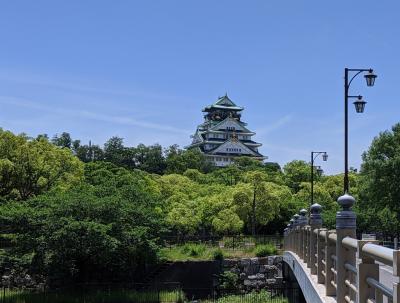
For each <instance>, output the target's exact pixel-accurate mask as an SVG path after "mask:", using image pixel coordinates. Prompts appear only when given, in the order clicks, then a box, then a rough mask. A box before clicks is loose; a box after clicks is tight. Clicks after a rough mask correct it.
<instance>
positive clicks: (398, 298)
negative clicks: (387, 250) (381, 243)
mask: <svg viewBox="0 0 400 303" xmlns="http://www.w3.org/2000/svg"><path fill="white" fill-rule="evenodd" d="M393 276H394V277H395V278H394V282H393V302H397V303H399V302H400V250H394V251H393Z"/></svg>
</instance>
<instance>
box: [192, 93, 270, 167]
mask: <svg viewBox="0 0 400 303" xmlns="http://www.w3.org/2000/svg"><path fill="white" fill-rule="evenodd" d="M242 110H243V107H239V106H237V105H236V104H235V103H234V102H233V101H232V100H231V99H229V97H228V96H227V95H225V96H223V97H220V98H219V99H218V100H217V101H216V102H215V103H214V104H212V105H209V106H207V107H205V108H204V109H203V112H204V113H205V114H204V123H202V124H200V125H199V126H198V127H197V130H196V132H195V134H194V135H192V136H191V137H192V138H193V141H192V143H191V144H190V145H189V146H187V147H186V148H188V149H189V148H197V149H199V150H200V151H201V152H202V153H204V154H205V155H206V156H207V157H208V158H209V159H210V161H212V162H213V163H214V164H215V165H216V166H227V165H229V164H232V163H233V161H234V158H235V157H240V156H248V157H254V158H255V159H258V160H260V161H261V160H263V159H265V157H264V156H263V155H261V154H260V153H259V152H258V147H260V146H261V145H262V144H261V143H257V142H255V141H253V140H252V136H254V135H255V133H254V132H252V131H250V130H249V129H247V128H246V126H247V124H246V123H244V122H242V121H241V120H240V118H241V112H242Z"/></svg>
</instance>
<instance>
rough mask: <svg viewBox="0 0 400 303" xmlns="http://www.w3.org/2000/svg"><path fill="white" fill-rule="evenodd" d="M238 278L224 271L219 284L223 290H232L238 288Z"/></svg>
mask: <svg viewBox="0 0 400 303" xmlns="http://www.w3.org/2000/svg"><path fill="white" fill-rule="evenodd" d="M238 281H239V276H238V275H237V274H236V273H234V272H231V271H225V272H223V273H222V274H221V276H220V284H221V287H222V288H223V289H229V290H233V289H236V288H237V286H238Z"/></svg>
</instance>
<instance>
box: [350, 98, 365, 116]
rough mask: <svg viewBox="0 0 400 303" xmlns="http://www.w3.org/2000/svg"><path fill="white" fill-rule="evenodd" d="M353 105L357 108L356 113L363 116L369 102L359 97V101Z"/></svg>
mask: <svg viewBox="0 0 400 303" xmlns="http://www.w3.org/2000/svg"><path fill="white" fill-rule="evenodd" d="M353 104H354V107H355V108H356V112H357V113H359V114H362V113H363V112H364V108H365V104H367V102H365V101H364V100H363V98H362V96H358V97H357V100H356V101H354V102H353Z"/></svg>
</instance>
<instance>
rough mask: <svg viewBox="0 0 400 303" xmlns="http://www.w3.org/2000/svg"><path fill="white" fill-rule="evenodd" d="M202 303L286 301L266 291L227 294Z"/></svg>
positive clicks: (279, 302) (278, 302)
mask: <svg viewBox="0 0 400 303" xmlns="http://www.w3.org/2000/svg"><path fill="white" fill-rule="evenodd" d="M202 302H203V303H288V302H289V301H288V299H287V298H284V297H280V296H278V297H271V294H269V293H268V292H267V291H265V290H262V291H260V292H252V293H250V294H242V295H228V296H224V297H221V298H219V299H216V300H207V301H202Z"/></svg>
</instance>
